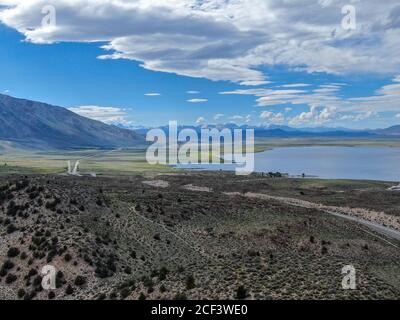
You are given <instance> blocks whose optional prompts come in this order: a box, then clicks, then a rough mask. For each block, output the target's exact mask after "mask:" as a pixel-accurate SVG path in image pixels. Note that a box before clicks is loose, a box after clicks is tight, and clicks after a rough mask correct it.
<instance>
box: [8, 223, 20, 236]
mask: <svg viewBox="0 0 400 320" xmlns="http://www.w3.org/2000/svg"><path fill="white" fill-rule="evenodd" d="M17 230H18V229H17V227H16V226H14V225H13V224H9V225H8V226H7V233H8V234H11V233H14V232H15V231H17Z"/></svg>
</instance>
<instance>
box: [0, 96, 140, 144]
mask: <svg viewBox="0 0 400 320" xmlns="http://www.w3.org/2000/svg"><path fill="white" fill-rule="evenodd" d="M0 140H5V141H11V142H14V143H16V144H18V145H22V146H24V147H33V148H55V149H69V148H115V147H133V146H135V145H137V144H138V143H140V142H143V141H144V139H143V137H142V136H141V135H139V134H137V133H135V132H133V131H131V130H127V129H122V128H118V127H116V126H110V125H107V124H105V123H102V122H100V121H95V120H91V119H88V118H85V117H82V116H80V115H78V114H75V113H73V112H71V111H69V110H67V109H65V108H62V107H57V106H52V105H49V104H46V103H41V102H35V101H30V100H25V99H17V98H13V97H10V96H6V95H2V94H0Z"/></svg>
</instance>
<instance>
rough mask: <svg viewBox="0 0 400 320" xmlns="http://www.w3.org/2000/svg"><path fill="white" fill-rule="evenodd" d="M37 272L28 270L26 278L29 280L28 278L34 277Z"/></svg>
mask: <svg viewBox="0 0 400 320" xmlns="http://www.w3.org/2000/svg"><path fill="white" fill-rule="evenodd" d="M37 273H38V272H37V270H36V269H33V268H32V269H31V270H29V273H28V277H29V278H30V277H33V276H35V275H37Z"/></svg>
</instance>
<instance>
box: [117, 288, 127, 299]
mask: <svg viewBox="0 0 400 320" xmlns="http://www.w3.org/2000/svg"><path fill="white" fill-rule="evenodd" d="M119 294H120V296H121V298H122V299H125V298H126V297H128V296H129V294H130V291H129V289H128V288H124V289H122V290H121V291H120V293H119Z"/></svg>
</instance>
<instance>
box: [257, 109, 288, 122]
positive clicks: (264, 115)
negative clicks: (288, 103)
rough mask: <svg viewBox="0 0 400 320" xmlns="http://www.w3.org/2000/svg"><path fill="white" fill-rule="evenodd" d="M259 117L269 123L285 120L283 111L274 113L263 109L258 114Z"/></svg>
mask: <svg viewBox="0 0 400 320" xmlns="http://www.w3.org/2000/svg"><path fill="white" fill-rule="evenodd" d="M260 118H261V119H263V120H264V121H266V122H268V123H270V124H282V123H284V122H285V116H284V115H283V113H280V112H279V113H274V112H272V111H263V112H261V114H260Z"/></svg>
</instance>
